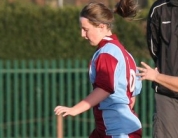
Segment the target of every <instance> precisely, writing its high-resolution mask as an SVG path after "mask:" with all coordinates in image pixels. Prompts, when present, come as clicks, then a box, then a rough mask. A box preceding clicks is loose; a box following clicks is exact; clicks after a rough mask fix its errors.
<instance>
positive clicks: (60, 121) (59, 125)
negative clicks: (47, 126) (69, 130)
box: [57, 115, 63, 138]
mask: <svg viewBox="0 0 178 138" xmlns="http://www.w3.org/2000/svg"><path fill="white" fill-rule="evenodd" d="M57 138H63V118H62V115H58V116H57Z"/></svg>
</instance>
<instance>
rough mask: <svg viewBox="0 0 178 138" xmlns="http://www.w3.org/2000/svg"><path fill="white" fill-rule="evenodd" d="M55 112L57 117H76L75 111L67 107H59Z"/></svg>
mask: <svg viewBox="0 0 178 138" xmlns="http://www.w3.org/2000/svg"><path fill="white" fill-rule="evenodd" d="M54 112H55V114H56V115H61V114H62V116H63V117H65V116H68V115H70V116H75V114H74V111H73V110H72V107H66V106H57V107H56V108H55V109H54Z"/></svg>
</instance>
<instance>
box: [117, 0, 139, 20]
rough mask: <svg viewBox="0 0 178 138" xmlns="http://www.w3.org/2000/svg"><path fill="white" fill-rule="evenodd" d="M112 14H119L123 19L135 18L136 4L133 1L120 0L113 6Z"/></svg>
mask: <svg viewBox="0 0 178 138" xmlns="http://www.w3.org/2000/svg"><path fill="white" fill-rule="evenodd" d="M114 13H117V14H119V15H120V16H121V17H123V18H127V17H135V16H136V14H137V4H136V2H135V0H120V1H119V2H118V3H117V4H116V5H115V9H114Z"/></svg>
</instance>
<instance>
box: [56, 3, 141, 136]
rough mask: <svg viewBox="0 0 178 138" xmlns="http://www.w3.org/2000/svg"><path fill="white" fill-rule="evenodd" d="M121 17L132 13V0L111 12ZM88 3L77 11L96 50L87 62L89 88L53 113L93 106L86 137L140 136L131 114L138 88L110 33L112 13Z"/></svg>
mask: <svg viewBox="0 0 178 138" xmlns="http://www.w3.org/2000/svg"><path fill="white" fill-rule="evenodd" d="M114 12H115V13H118V14H119V15H121V16H122V17H131V16H134V15H135V14H136V9H135V3H134V2H133V1H132V0H121V1H120V2H119V3H117V5H116V9H115V11H114ZM114 12H113V11H111V10H110V9H109V8H107V7H106V6H105V5H104V4H102V3H96V2H92V3H89V4H88V5H86V6H85V7H84V8H83V9H82V11H81V13H80V25H81V35H82V37H83V38H85V39H87V40H88V41H89V43H90V44H91V45H92V46H96V47H97V50H96V52H95V53H94V54H93V58H92V59H91V62H90V68H89V76H90V81H91V83H92V84H93V91H92V92H91V93H90V94H89V95H88V96H87V97H86V98H85V99H83V100H82V101H80V102H79V103H77V104H76V105H74V106H73V107H66V106H57V107H56V108H55V109H54V112H55V114H56V115H60V114H62V115H63V117H65V116H67V115H70V116H76V115H78V114H80V113H83V112H85V111H87V110H89V109H90V108H93V112H94V117H95V123H96V128H95V129H94V131H93V132H92V133H91V134H90V136H89V138H141V123H140V121H139V119H138V117H137V116H136V115H135V114H134V112H133V110H132V107H133V105H134V100H135V99H134V96H136V95H138V94H139V93H140V90H141V86H142V84H141V80H139V79H138V78H137V77H136V65H135V61H134V59H133V58H132V56H131V55H130V54H129V53H128V52H127V51H126V50H125V48H124V47H123V46H122V44H121V43H120V42H119V40H118V38H117V36H116V35H115V34H112V31H111V26H112V23H113V21H114V14H113V13H114Z"/></svg>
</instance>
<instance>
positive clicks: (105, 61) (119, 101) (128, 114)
mask: <svg viewBox="0 0 178 138" xmlns="http://www.w3.org/2000/svg"><path fill="white" fill-rule="evenodd" d="M136 72H137V69H136V64H135V61H134V59H133V57H132V56H131V55H130V54H129V53H128V52H127V51H126V50H125V48H124V47H123V46H122V44H121V43H120V42H119V40H118V38H117V36H116V35H114V34H113V35H111V36H107V37H105V38H103V39H102V40H101V42H100V43H99V44H98V48H97V50H96V52H95V53H94V55H93V58H92V60H91V63H90V67H89V76H90V81H91V83H92V84H93V88H97V87H99V88H102V89H104V90H105V91H107V92H108V93H110V96H109V97H107V98H106V99H104V100H103V101H101V102H100V103H99V104H98V105H96V106H95V107H93V111H94V117H95V123H96V129H98V130H103V131H105V133H106V135H121V134H129V133H132V132H134V131H137V130H138V129H140V128H141V123H140V121H139V119H138V117H137V115H135V113H134V112H133V110H132V109H131V107H130V104H131V102H132V101H131V97H132V96H136V95H138V94H139V93H140V91H141V87H142V84H141V81H140V80H139V79H138V77H137V76H136Z"/></svg>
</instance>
